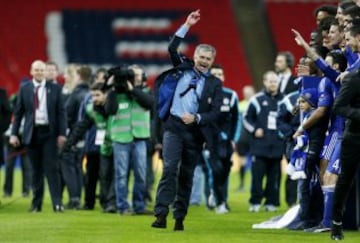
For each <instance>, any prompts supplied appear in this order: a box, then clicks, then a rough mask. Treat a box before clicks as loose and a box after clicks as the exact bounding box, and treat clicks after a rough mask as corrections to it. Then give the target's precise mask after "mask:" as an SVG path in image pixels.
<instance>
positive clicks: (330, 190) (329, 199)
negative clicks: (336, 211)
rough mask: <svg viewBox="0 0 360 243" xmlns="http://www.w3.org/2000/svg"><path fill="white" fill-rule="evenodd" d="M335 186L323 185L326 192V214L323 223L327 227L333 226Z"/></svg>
mask: <svg viewBox="0 0 360 243" xmlns="http://www.w3.org/2000/svg"><path fill="white" fill-rule="evenodd" d="M334 190H335V188H334V186H325V187H323V193H324V214H323V220H322V224H323V225H324V226H325V227H331V217H332V209H333V200H334Z"/></svg>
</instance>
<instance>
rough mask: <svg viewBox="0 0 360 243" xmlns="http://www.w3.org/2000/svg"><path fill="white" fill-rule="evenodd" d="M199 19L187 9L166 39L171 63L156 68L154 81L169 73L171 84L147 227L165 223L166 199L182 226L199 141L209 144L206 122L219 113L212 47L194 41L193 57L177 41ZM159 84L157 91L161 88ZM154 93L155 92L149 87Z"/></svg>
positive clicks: (167, 210)
mask: <svg viewBox="0 0 360 243" xmlns="http://www.w3.org/2000/svg"><path fill="white" fill-rule="evenodd" d="M199 20H200V10H197V11H194V12H192V13H190V14H189V16H188V17H187V19H186V22H185V23H184V24H183V25H182V26H181V27H180V28H179V30H178V31H177V32H176V33H175V36H174V37H173V38H172V39H171V41H170V44H169V53H170V56H171V60H172V63H173V65H174V68H173V69H170V70H168V71H166V72H165V73H163V74H161V75H160V76H159V78H158V80H157V81H155V82H158V83H159V82H161V80H162V79H163V83H162V84H164V82H165V83H166V80H168V79H169V75H170V76H171V77H172V78H173V79H174V80H175V82H176V87H175V90H174V94H173V96H172V97H170V98H171V105H170V107H169V110H168V115H167V116H165V118H164V120H165V121H164V130H165V131H164V135H163V161H164V167H163V174H162V177H161V180H160V183H159V186H158V189H157V195H156V202H155V209H154V214H155V217H156V220H155V222H153V224H152V227H155V228H166V217H167V215H168V213H169V205H170V204H172V205H173V209H174V210H173V214H174V218H175V220H176V221H175V227H174V230H176V231H177V230H184V225H183V220H184V218H185V216H186V214H187V209H188V206H189V200H190V194H191V187H192V179H193V172H194V168H195V165H196V162H197V161H198V160H199V159H200V155H201V149H202V145H203V143H204V141H206V142H207V144H208V146H211V145H212V144H211V139H210V138H209V137H208V136H209V135H211V134H212V132H211V131H212V129H211V125H212V124H213V123H215V122H216V120H217V119H218V117H219V115H220V106H221V102H222V99H221V88H222V87H221V81H220V80H219V79H217V78H215V77H214V76H213V75H211V74H210V73H209V69H210V67H211V66H212V64H213V62H214V59H215V55H216V50H215V48H214V47H212V46H210V45H207V44H201V45H198V46H197V47H196V50H195V52H194V61H190V60H188V59H184V58H183V57H182V56H181V55H179V53H178V47H179V45H180V42H181V40H182V39H183V38H184V36H185V34H186V33H187V31H188V30H189V29H190V27H191V26H192V25H194V24H196V23H197V22H198V21H199ZM161 91H162V90H161V86H160V93H161ZM155 93H156V92H155Z"/></svg>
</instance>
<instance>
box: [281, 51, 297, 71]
mask: <svg viewBox="0 0 360 243" xmlns="http://www.w3.org/2000/svg"><path fill="white" fill-rule="evenodd" d="M278 55H281V56H284V57H285V61H286V65H287V66H288V67H289V68H292V67H293V66H294V63H295V60H294V55H293V54H292V53H291V52H289V51H284V52H279V54H278Z"/></svg>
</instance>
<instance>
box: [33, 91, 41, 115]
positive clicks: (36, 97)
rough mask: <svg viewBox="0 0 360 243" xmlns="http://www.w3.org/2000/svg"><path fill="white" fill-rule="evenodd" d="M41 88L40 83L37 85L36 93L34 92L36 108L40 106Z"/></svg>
mask: <svg viewBox="0 0 360 243" xmlns="http://www.w3.org/2000/svg"><path fill="white" fill-rule="evenodd" d="M39 88H40V85H38V86H36V87H35V93H34V110H36V109H37V108H39Z"/></svg>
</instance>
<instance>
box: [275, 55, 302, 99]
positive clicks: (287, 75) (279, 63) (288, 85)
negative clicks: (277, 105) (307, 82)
mask: <svg viewBox="0 0 360 243" xmlns="http://www.w3.org/2000/svg"><path fill="white" fill-rule="evenodd" d="M293 66H294V56H293V55H292V54H291V52H289V51H284V52H279V53H278V54H277V56H276V59H275V71H276V73H277V75H278V77H279V82H280V83H279V92H280V93H282V94H283V95H287V94H289V93H291V92H294V91H296V90H297V89H298V86H297V85H296V84H295V83H294V80H295V77H294V76H293V75H292V72H291V68H292V67H293Z"/></svg>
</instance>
